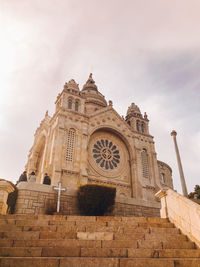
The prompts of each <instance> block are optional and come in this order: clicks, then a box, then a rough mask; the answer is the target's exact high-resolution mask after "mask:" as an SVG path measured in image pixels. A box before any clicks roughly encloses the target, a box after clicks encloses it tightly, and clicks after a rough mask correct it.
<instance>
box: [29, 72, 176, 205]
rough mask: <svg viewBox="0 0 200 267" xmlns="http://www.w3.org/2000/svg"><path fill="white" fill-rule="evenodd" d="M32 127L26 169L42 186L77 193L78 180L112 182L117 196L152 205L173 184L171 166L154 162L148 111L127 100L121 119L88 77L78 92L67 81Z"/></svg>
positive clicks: (82, 182) (72, 83)
mask: <svg viewBox="0 0 200 267" xmlns="http://www.w3.org/2000/svg"><path fill="white" fill-rule="evenodd" d="M55 105H56V108H55V113H54V114H53V116H52V117H51V116H49V114H48V112H47V113H46V115H45V118H44V119H43V120H42V122H41V124H40V126H39V127H38V128H37V130H36V132H35V136H34V144H33V146H32V148H31V150H30V152H29V155H28V162H27V164H26V171H27V173H31V172H32V171H34V172H35V173H36V176H37V181H36V182H37V183H38V184H42V183H43V179H44V175H45V173H48V175H49V176H50V178H51V182H52V183H51V185H57V184H58V182H62V185H63V186H65V187H67V188H68V189H70V190H75V191H77V189H78V187H79V186H80V185H82V184H87V183H96V184H107V185H112V186H115V187H116V189H117V197H124V198H132V199H135V200H138V201H139V200H141V201H146V202H149V201H150V202H151V203H156V199H155V196H154V195H155V193H156V192H157V191H158V190H160V189H162V188H163V187H166V186H167V187H170V188H173V184H172V177H171V176H172V173H171V169H170V167H169V166H168V165H167V164H165V163H163V162H160V161H158V160H157V154H156V151H155V145H154V140H153V136H152V135H150V133H149V120H148V117H147V114H146V113H145V114H144V115H142V113H141V112H140V109H139V108H138V106H137V105H135V104H134V103H132V104H131V105H130V107H129V108H128V110H127V115H126V118H124V117H121V116H120V115H119V114H118V113H117V112H116V111H115V110H114V108H113V106H112V101H109V103H107V101H106V100H105V97H104V96H103V95H102V94H101V93H100V92H99V91H98V88H97V86H96V84H95V82H94V80H93V78H92V75H90V77H89V79H88V80H87V82H86V84H85V85H84V86H83V88H82V90H81V91H80V89H79V86H78V84H77V83H76V82H75V81H74V80H71V81H69V82H68V83H66V84H65V85H64V89H63V91H62V92H61V93H60V94H59V95H58V97H57V100H56V102H55Z"/></svg>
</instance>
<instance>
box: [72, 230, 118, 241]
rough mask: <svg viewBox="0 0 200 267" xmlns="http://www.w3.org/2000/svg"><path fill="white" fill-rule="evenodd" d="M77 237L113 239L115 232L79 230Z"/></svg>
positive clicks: (84, 238)
mask: <svg viewBox="0 0 200 267" xmlns="http://www.w3.org/2000/svg"><path fill="white" fill-rule="evenodd" d="M77 238H78V239H82V240H113V233H108V232H92V233H89V232H78V233H77Z"/></svg>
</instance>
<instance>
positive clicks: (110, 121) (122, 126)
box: [89, 107, 132, 135]
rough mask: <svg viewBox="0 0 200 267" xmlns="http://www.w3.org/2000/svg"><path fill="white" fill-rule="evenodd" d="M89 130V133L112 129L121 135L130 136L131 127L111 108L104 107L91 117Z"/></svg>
mask: <svg viewBox="0 0 200 267" xmlns="http://www.w3.org/2000/svg"><path fill="white" fill-rule="evenodd" d="M89 128H90V132H91V131H92V129H97V128H113V129H116V130H117V131H120V132H121V133H122V134H126V135H127V134H130V135H131V134H132V130H131V127H130V126H129V125H128V124H127V122H126V121H125V120H124V119H123V118H122V117H121V116H120V115H119V114H118V113H117V112H116V111H115V110H114V109H113V108H112V107H106V108H105V109H101V110H99V111H97V112H96V113H95V114H93V115H91V116H90V117H89Z"/></svg>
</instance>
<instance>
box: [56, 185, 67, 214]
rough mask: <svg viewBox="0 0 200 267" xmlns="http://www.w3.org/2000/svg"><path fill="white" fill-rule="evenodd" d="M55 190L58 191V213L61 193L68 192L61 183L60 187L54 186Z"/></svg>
mask: <svg viewBox="0 0 200 267" xmlns="http://www.w3.org/2000/svg"><path fill="white" fill-rule="evenodd" d="M53 190H57V191H58V202H57V212H59V211H60V196H61V192H62V191H66V188H65V187H63V188H62V187H61V182H58V187H56V186H54V187H53Z"/></svg>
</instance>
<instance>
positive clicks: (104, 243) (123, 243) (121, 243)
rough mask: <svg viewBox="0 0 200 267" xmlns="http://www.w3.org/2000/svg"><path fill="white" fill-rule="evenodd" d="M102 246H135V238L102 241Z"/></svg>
mask: <svg viewBox="0 0 200 267" xmlns="http://www.w3.org/2000/svg"><path fill="white" fill-rule="evenodd" d="M102 248H137V241H136V240H110V241H102Z"/></svg>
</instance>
